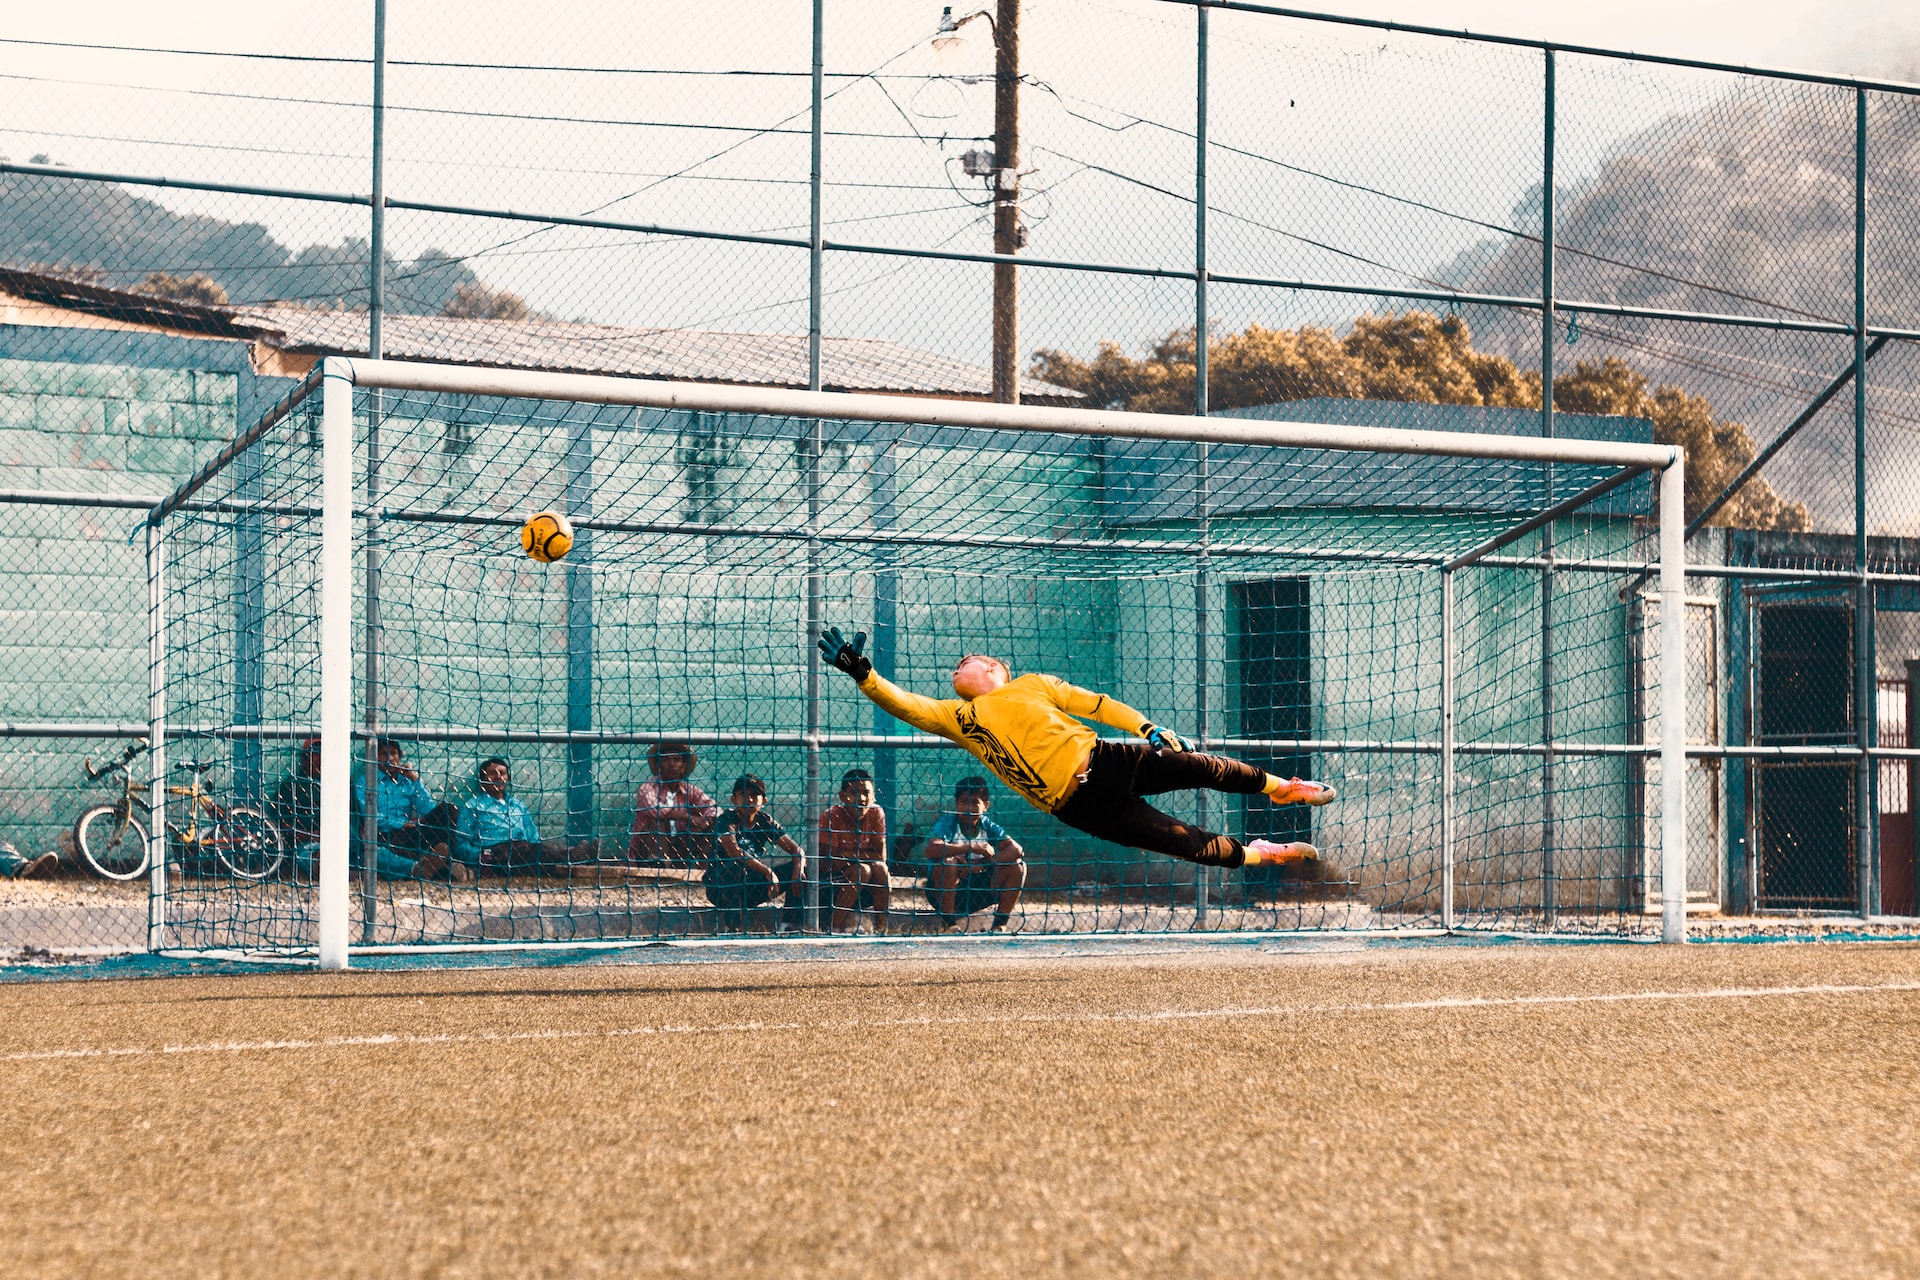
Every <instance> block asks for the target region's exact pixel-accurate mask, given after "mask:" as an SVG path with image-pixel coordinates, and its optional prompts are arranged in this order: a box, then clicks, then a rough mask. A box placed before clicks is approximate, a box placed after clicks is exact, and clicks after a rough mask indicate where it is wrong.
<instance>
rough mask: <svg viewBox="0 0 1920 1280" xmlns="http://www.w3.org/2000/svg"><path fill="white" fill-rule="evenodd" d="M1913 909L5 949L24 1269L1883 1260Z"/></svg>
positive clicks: (1908, 1071) (1907, 1149) (1259, 1268)
mask: <svg viewBox="0 0 1920 1280" xmlns="http://www.w3.org/2000/svg"><path fill="white" fill-rule="evenodd" d="M1916 1031H1920V947H1916V946H1912V945H1905V944H1897V943H1879V944H1864V945H1846V944H1835V943H1828V944H1821V945H1805V944H1801V945H1785V946H1720V947H1693V948H1688V949H1685V950H1675V949H1661V948H1650V947H1633V946H1599V945H1586V946H1576V945H1562V946H1549V947H1522V946H1509V947H1497V948H1485V947H1483V948H1467V947H1459V946H1430V947H1413V948H1407V947H1400V948H1386V949H1382V948H1379V947H1366V946H1363V945H1361V944H1358V943H1351V942H1348V943H1338V942H1333V943H1327V944H1322V945H1318V946H1315V947H1312V948H1309V949H1308V952H1307V953H1306V954H1279V953H1262V952H1258V951H1255V950H1254V949H1252V948H1244V949H1239V950H1236V951H1234V952H1232V953H1202V954H1191V955H1167V954H1159V955H1144V956H1133V957H1122V958H1112V957H1109V958H1103V959H1064V960H1063V959H1052V960H1031V959H996V958H980V959H974V960H940V961H931V962H929V961H913V962H902V961H876V962H872V963H861V962H838V963H828V964H799V963H791V962H789V963H768V964H724V965H722V964H713V965H675V966H664V965H644V964H627V965H596V966H591V967H579V968H571V969H567V970H564V971H541V970H526V969H508V970H486V971H480V970H467V971H451V972H449V971H440V972H428V973H391V972H389V973H370V972H356V973H349V974H337V975H316V974H311V973H289V974H286V975H284V976H280V975H276V976H270V977H220V978H192V979H168V980H149V981H121V982H94V983H39V984H30V985H15V986H6V987H0V1085H3V1086H4V1087H0V1168H3V1169H4V1170H6V1185H7V1190H8V1195H9V1207H8V1212H7V1215H6V1225H5V1227H4V1228H0V1274H9V1275H80V1274H86V1275H115V1274H135V1273H138V1274H142V1275H184V1274H209V1273H215V1274H229V1275H238V1274H249V1275H251V1274H263V1273H264V1274H292V1275H301V1274H307V1275H311V1274H322V1273H340V1274H357V1275H444V1276H457V1275H476V1276H478V1275H504V1274H539V1275H578V1274H602V1273H606V1274H620V1275H649V1276H650V1275H829V1274H831V1275H876V1276H880V1275H976V1274H982V1275H999V1274H1006V1275H1033V1274H1107V1273H1121V1274H1135V1275H1176V1276H1177V1275H1219V1274H1233V1275H1236V1276H1252V1275H1268V1274H1285V1273H1295V1274H1318V1275H1336V1276H1349V1275H1350V1276H1370V1275H1383V1274H1397V1275H1436V1274H1440V1273H1442V1272H1451V1273H1453V1274H1468V1275H1475V1276H1502V1275H1513V1276H1533V1275H1580V1276H1583V1277H1591V1276H1610V1275H1701V1274H1718V1275H1743V1274H1753V1275H1768V1274H1772V1275H1788V1274H1811V1273H1817V1274H1825V1275H1844V1274H1852V1275H1897V1274H1903V1273H1904V1274H1913V1273H1914V1272H1916V1271H1920V1218H1917V1217H1916V1211H1915V1206H1916V1205H1920V1106H1916V1104H1920V1084H1917V1083H1916V1080H1917V1079H1920V1076H1917V1073H1916V1063H1915V1059H1916V1056H1920V1049H1917V1046H1920V1039H1917V1038H1916Z"/></svg>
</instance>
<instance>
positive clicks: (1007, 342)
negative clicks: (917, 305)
mask: <svg viewBox="0 0 1920 1280" xmlns="http://www.w3.org/2000/svg"><path fill="white" fill-rule="evenodd" d="M999 9H1000V16H999V17H998V18H997V19H996V20H995V22H994V27H993V46H994V59H993V251H994V252H995V253H999V254H1014V253H1018V252H1020V0H1000V6H999ZM1017 272H1018V268H1016V267H1015V266H1014V265H1013V264H1012V263H1011V262H996V263H994V264H993V398H994V399H995V400H996V401H998V402H999V403H1001V404H1019V403H1020V277H1019V275H1018V274H1017Z"/></svg>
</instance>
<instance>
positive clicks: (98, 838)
mask: <svg viewBox="0 0 1920 1280" xmlns="http://www.w3.org/2000/svg"><path fill="white" fill-rule="evenodd" d="M120 813H121V806H120V805H117V804H97V805H95V806H94V807H93V808H91V809H89V810H87V811H86V812H85V813H83V814H81V815H80V820H79V821H78V822H76V823H74V824H73V845H74V847H75V848H76V849H78V850H79V851H80V857H81V858H82V860H84V861H85V862H86V864H87V865H88V866H89V867H92V868H93V870H94V871H95V873H96V874H99V875H103V876H105V877H106V878H107V879H109V880H133V879H136V878H137V877H139V876H140V875H142V874H143V873H145V871H146V869H147V829H146V828H145V827H143V826H141V825H140V819H138V818H135V817H132V816H128V818H127V820H126V825H124V826H122V825H121V822H120Z"/></svg>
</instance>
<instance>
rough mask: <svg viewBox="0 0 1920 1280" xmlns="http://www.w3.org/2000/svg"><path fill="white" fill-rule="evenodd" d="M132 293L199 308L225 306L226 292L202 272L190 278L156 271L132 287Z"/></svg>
mask: <svg viewBox="0 0 1920 1280" xmlns="http://www.w3.org/2000/svg"><path fill="white" fill-rule="evenodd" d="M133 292H134V293H144V294H147V295H149V296H150V297H155V298H165V299H167V300H168V301H169V302H191V303H193V304H194V305H195V306H201V307H224V306H226V305H227V291H226V290H225V289H223V288H221V287H220V283H219V281H217V280H215V279H214V278H213V277H212V276H210V275H208V274H207V273H206V272H204V271H198V272H195V273H194V274H193V275H190V276H170V275H168V274H167V273H166V272H164V271H156V272H154V273H153V274H152V275H150V276H148V277H147V278H146V279H145V280H142V281H141V282H140V283H139V284H137V285H135V286H133Z"/></svg>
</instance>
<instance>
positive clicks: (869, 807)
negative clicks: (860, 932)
mask: <svg viewBox="0 0 1920 1280" xmlns="http://www.w3.org/2000/svg"><path fill="white" fill-rule="evenodd" d="M820 858H821V861H823V862H824V863H826V870H827V875H826V879H827V883H828V884H829V885H830V886H832V889H833V919H832V922H831V927H832V929H833V932H835V933H839V932H840V931H842V930H843V929H845V928H846V927H847V924H848V921H849V920H850V919H852V918H853V917H855V916H856V914H857V913H858V912H859V911H861V910H862V909H863V908H864V907H865V906H866V905H868V904H871V905H872V907H873V910H874V913H875V915H876V916H877V919H876V921H875V931H876V932H878V933H885V932H886V931H887V908H888V906H889V905H890V904H891V901H892V883H891V882H890V881H889V880H888V879H887V814H886V811H885V810H884V809H882V808H881V807H880V806H879V805H878V804H876V803H874V798H873V775H872V774H870V773H868V772H867V771H866V770H865V769H849V770H847V772H846V774H845V775H844V776H843V777H842V778H841V779H840V803H839V804H836V805H832V806H829V807H828V809H827V811H826V812H825V813H823V814H821V815H820ZM855 927H856V929H857V928H858V922H857V921H855Z"/></svg>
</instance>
